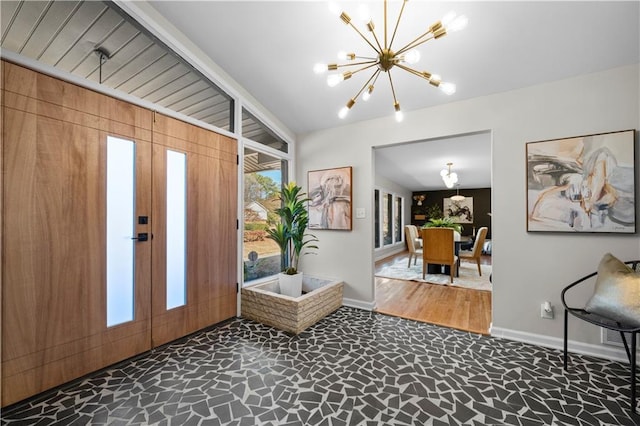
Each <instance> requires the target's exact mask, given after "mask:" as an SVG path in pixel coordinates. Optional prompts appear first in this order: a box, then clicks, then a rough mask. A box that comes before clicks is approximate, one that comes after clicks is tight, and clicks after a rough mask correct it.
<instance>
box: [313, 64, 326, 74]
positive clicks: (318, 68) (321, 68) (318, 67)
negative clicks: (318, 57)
mask: <svg viewBox="0 0 640 426" xmlns="http://www.w3.org/2000/svg"><path fill="white" fill-rule="evenodd" d="M326 71H327V64H321V63H317V64H315V65H314V66H313V72H314V73H316V74H324V73H325V72H326Z"/></svg>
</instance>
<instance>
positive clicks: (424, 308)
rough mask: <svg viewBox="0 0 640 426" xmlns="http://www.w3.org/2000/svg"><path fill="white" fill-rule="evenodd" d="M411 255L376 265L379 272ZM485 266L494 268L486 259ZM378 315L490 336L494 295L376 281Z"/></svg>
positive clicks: (386, 260)
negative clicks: (492, 298)
mask: <svg viewBox="0 0 640 426" xmlns="http://www.w3.org/2000/svg"><path fill="white" fill-rule="evenodd" d="M401 258H404V259H405V260H408V252H405V253H400V254H398V255H396V256H392V257H388V258H385V259H382V260H380V261H378V262H376V271H378V270H379V269H380V268H382V267H383V266H385V265H388V264H390V263H393V262H395V261H397V260H399V259H401ZM481 263H482V264H489V265H490V264H491V256H483V257H482V261H481ZM376 305H377V308H376V311H377V312H380V313H383V314H387V315H393V316H398V317H402V318H407V319H412V320H416V321H422V322H428V323H431V324H437V325H441V326H444V327H451V328H456V329H459V330H464V331H470V332H472V333H479V334H485V335H488V334H489V327H490V326H491V292H488V291H480V290H470V289H466V288H460V287H451V286H445V285H437V284H428V283H420V282H415V281H404V280H394V279H389V278H381V277H376Z"/></svg>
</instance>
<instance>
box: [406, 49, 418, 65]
mask: <svg viewBox="0 0 640 426" xmlns="http://www.w3.org/2000/svg"><path fill="white" fill-rule="evenodd" d="M419 60H420V52H418V51H417V50H410V51H408V52H407V54H406V55H404V62H406V63H407V64H409V65H413V64H417V63H418V61H419Z"/></svg>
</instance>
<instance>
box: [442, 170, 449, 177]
mask: <svg viewBox="0 0 640 426" xmlns="http://www.w3.org/2000/svg"><path fill="white" fill-rule="evenodd" d="M448 173H449V171H448V170H447V169H442V170H440V177H442V178H443V179H444V177H445V176H446V175H447V174H448Z"/></svg>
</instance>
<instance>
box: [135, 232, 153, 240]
mask: <svg viewBox="0 0 640 426" xmlns="http://www.w3.org/2000/svg"><path fill="white" fill-rule="evenodd" d="M131 239H132V240H138V241H149V234H148V233H146V232H140V233H138V236H137V237H133V238H131Z"/></svg>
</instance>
